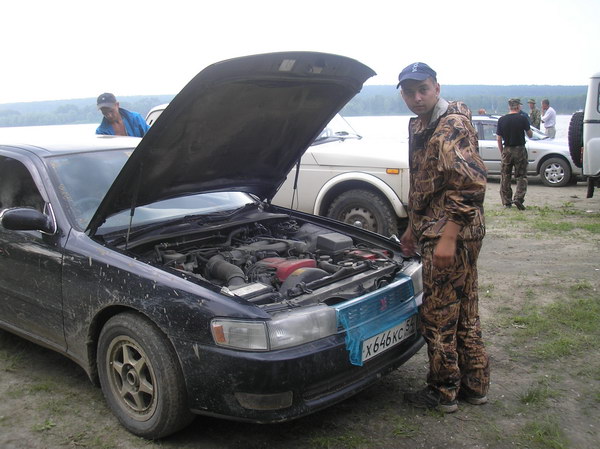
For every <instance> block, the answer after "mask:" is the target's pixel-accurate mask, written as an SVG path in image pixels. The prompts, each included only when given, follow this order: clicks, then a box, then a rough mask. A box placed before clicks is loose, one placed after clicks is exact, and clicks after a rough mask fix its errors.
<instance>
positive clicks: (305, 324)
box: [211, 305, 337, 351]
mask: <svg viewBox="0 0 600 449" xmlns="http://www.w3.org/2000/svg"><path fill="white" fill-rule="evenodd" d="M211 330H212V334H213V339H214V340H215V343H216V344H217V345H219V346H226V347H229V348H236V349H245V350H249V351H268V350H275V349H283V348H289V347H292V346H298V345H301V344H304V343H308V342H311V341H315V340H318V339H320V338H324V337H327V336H329V335H332V334H334V333H335V332H336V331H337V321H336V314H335V310H334V309H332V308H330V307H327V306H324V305H320V306H314V307H310V308H306V309H302V310H297V311H296V310H294V311H290V312H284V313H281V314H278V315H275V316H274V317H273V319H272V320H271V321H237V320H226V319H222V318H218V319H214V320H213V321H212V322H211Z"/></svg>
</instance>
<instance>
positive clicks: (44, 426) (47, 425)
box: [33, 419, 56, 432]
mask: <svg viewBox="0 0 600 449" xmlns="http://www.w3.org/2000/svg"><path fill="white" fill-rule="evenodd" d="M53 427H56V423H55V422H53V421H52V420H51V419H47V420H45V421H44V422H43V423H39V424H35V425H34V426H33V430H35V431H36V432H45V431H47V430H50V429H52V428H53Z"/></svg>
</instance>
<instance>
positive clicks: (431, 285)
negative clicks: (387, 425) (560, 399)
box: [397, 62, 489, 413]
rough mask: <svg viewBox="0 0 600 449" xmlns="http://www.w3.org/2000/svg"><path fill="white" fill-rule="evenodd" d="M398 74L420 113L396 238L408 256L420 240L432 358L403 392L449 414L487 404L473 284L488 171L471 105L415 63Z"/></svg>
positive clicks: (425, 327)
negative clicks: (419, 383)
mask: <svg viewBox="0 0 600 449" xmlns="http://www.w3.org/2000/svg"><path fill="white" fill-rule="evenodd" d="M398 79H399V83H398V86H397V87H400V88H401V95H402V98H403V99H404V101H405V102H406V105H407V106H408V108H409V109H410V110H411V111H412V112H414V113H415V114H417V117H415V118H412V119H411V120H410V124H409V164H410V165H409V167H410V193H409V202H408V216H409V223H408V228H407V229H406V231H405V232H404V234H403V235H402V238H401V244H402V246H403V251H404V253H405V254H407V255H412V254H414V253H415V252H416V249H417V245H419V246H420V249H421V255H422V261H423V305H422V306H421V308H420V312H419V318H420V330H421V332H422V334H423V337H424V338H425V340H426V342H427V352H428V356H429V374H428V376H427V387H426V388H424V389H423V390H420V391H417V392H414V393H407V394H405V398H406V399H407V400H408V401H409V402H411V403H413V404H414V405H416V406H418V407H426V408H435V409H438V410H440V411H443V412H447V413H451V412H454V411H456V410H457V409H458V402H457V398H459V397H460V398H462V399H464V400H466V401H467V402H470V403H472V404H476V405H479V404H484V403H486V402H487V392H488V387H489V360H488V356H487V354H486V351H485V348H484V345H483V341H482V336H481V326H480V321H479V311H478V301H479V298H478V285H477V257H478V255H479V250H480V248H481V241H482V239H483V237H484V235H485V225H484V217H483V200H484V196H485V189H486V177H487V172H486V169H485V166H484V164H483V162H482V160H481V158H480V156H479V147H478V140H477V134H476V132H475V129H474V128H473V125H472V124H471V111H469V108H468V107H467V106H466V105H465V104H463V103H460V102H451V103H448V102H447V101H446V100H444V99H443V98H441V97H440V85H439V84H438V82H437V79H436V72H435V71H433V69H431V68H430V67H429V66H428V65H427V64H424V63H421V62H417V63H414V64H411V65H409V66H407V67H406V68H405V69H404V70H402V72H401V73H400V75H399V77H398Z"/></svg>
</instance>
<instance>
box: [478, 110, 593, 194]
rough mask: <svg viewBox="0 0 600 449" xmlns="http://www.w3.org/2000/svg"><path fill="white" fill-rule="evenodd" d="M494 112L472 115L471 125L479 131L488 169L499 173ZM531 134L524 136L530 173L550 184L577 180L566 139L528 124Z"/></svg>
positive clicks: (495, 173)
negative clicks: (492, 114)
mask: <svg viewBox="0 0 600 449" xmlns="http://www.w3.org/2000/svg"><path fill="white" fill-rule="evenodd" d="M498 118H499V117H497V116H488V115H475V116H473V125H474V126H475V129H477V132H478V133H479V152H480V154H481V157H482V158H483V162H484V163H485V165H486V167H487V169H488V173H489V174H490V175H499V174H500V169H501V166H502V161H501V159H500V151H499V150H498V142H497V139H496V128H497V126H498ZM531 130H532V131H533V137H531V138H527V137H526V140H527V142H526V144H525V146H526V147H527V156H528V159H529V164H528V166H527V173H528V174H529V175H540V179H541V180H542V182H543V183H544V184H545V185H547V186H549V187H564V186H566V185H569V184H571V183H573V182H577V177H578V176H581V169H580V168H578V167H576V166H575V164H574V163H573V160H572V159H571V155H570V154H569V145H568V144H567V142H566V141H564V142H563V141H561V140H556V139H550V138H548V136H546V135H545V134H544V133H543V132H541V131H540V130H538V129H537V128H533V127H532V128H531Z"/></svg>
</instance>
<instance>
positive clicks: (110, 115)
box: [100, 102, 119, 123]
mask: <svg viewBox="0 0 600 449" xmlns="http://www.w3.org/2000/svg"><path fill="white" fill-rule="evenodd" d="M100 112H102V115H103V116H104V118H105V119H106V120H108V121H109V123H114V122H116V121H117V120H118V119H119V103H118V102H117V103H115V104H114V106H111V107H104V108H100Z"/></svg>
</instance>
